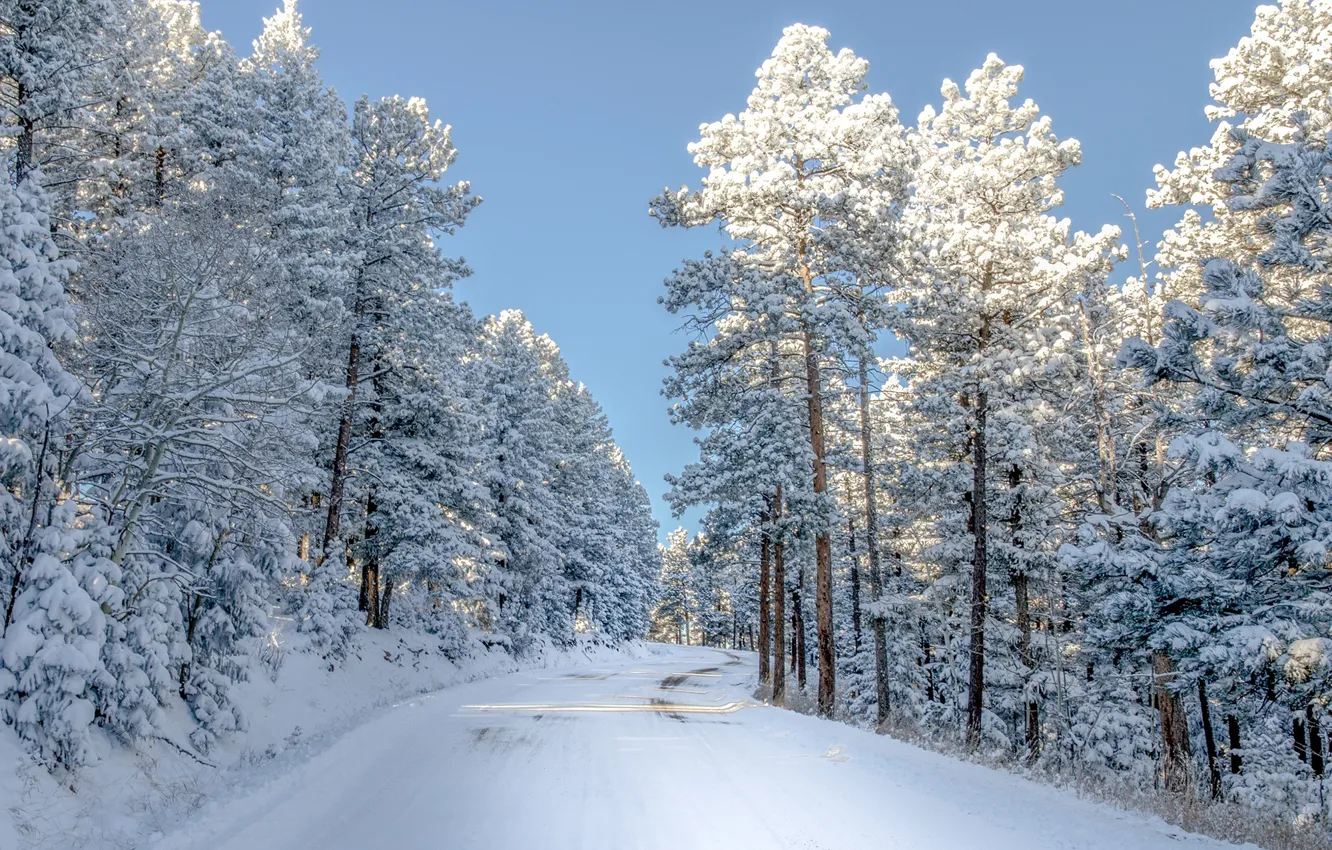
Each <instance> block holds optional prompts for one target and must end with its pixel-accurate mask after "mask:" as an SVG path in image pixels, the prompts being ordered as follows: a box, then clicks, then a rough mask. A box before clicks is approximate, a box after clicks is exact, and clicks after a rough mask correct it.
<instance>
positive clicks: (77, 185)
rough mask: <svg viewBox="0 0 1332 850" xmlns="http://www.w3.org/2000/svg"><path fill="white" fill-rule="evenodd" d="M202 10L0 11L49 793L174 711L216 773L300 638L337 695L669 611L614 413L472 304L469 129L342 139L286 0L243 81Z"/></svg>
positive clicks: (361, 132) (6, 246)
mask: <svg viewBox="0 0 1332 850" xmlns="http://www.w3.org/2000/svg"><path fill="white" fill-rule="evenodd" d="M199 14H200V13H199V8H198V6H197V4H195V3H193V2H188V0H95V2H85V1H84V0H80V2H63V0H61V2H42V3H27V2H12V3H3V4H0V21H3V28H4V30H5V32H4V35H3V37H2V38H0V76H3V77H4V78H5V81H6V83H5V91H6V92H7V94H6V97H5V98H4V99H3V101H4V102H3V107H2V108H3V113H2V114H0V123H2V124H3V125H4V130H5V136H6V138H7V139H9V140H10V141H9V143H7V145H6V147H5V148H4V152H5V156H4V161H3V166H4V167H3V175H4V176H3V179H2V180H0V485H3V486H0V611H3V626H0V720H3V722H4V723H5V724H6V725H7V727H12V729H13V731H14V732H16V733H17V734H18V736H19V737H20V738H21V739H22V740H23V741H24V742H25V744H26V745H27V747H28V749H29V750H30V751H31V753H32V754H33V756H34V757H35V758H36V759H37V760H39V761H40V762H42V763H43V764H45V765H47V766H48V767H50V768H51V769H53V770H60V771H67V772H73V771H75V770H77V769H78V768H79V766H80V765H82V764H84V763H85V762H86V761H87V760H88V759H90V758H93V757H94V754H95V753H96V752H97V751H98V749H99V745H98V736H99V735H101V736H110V738H111V740H112V741H114V742H115V744H116V745H124V746H135V745H136V744H137V743H138V742H142V741H144V740H146V739H152V738H162V737H168V738H170V737H172V735H173V733H175V732H178V731H179V726H178V725H177V724H175V723H169V722H168V717H169V715H170V714H171V711H170V709H171V708H172V707H173V706H174V705H183V706H184V707H185V709H186V710H187V711H188V716H189V717H190V718H192V721H193V723H192V726H190V727H189V728H188V729H186V730H184V733H183V735H188V740H185V739H184V737H183V736H182V738H181V739H180V740H172V742H171V743H172V744H174V745H175V746H176V747H178V748H192V749H193V750H194V751H196V752H198V753H206V752H207V751H208V750H209V748H210V747H212V746H213V744H214V743H215V742H216V741H217V740H218V739H219V738H220V737H222V736H225V735H227V734H229V733H232V732H235V731H237V730H241V729H244V728H245V726H246V723H247V719H246V716H245V712H244V711H243V710H242V706H241V705H240V704H239V702H238V700H237V699H236V698H235V697H234V688H233V686H234V685H235V683H237V682H240V681H244V680H245V679H246V678H247V677H249V676H250V675H251V673H252V669H253V667H254V665H255V663H256V661H255V659H256V657H257V656H258V655H259V654H260V650H261V648H262V647H264V646H265V645H269V646H271V645H272V644H274V643H278V644H280V643H281V642H282V641H283V640H284V636H283V634H282V630H283V629H284V628H294V629H300V630H302V631H305V632H307V633H309V634H310V637H311V640H310V641H309V644H310V645H311V646H313V647H315V649H316V650H317V651H319V652H321V653H322V654H323V655H325V656H326V663H328V664H329V665H331V669H334V670H336V668H337V664H338V662H339V661H340V660H341V659H344V658H346V657H347V654H348V653H351V652H354V651H356V648H357V641H358V639H359V637H360V636H361V635H362V634H363V631H362V630H363V629H365V628H366V626H372V627H377V628H381V629H384V628H393V627H408V628H412V629H416V630H420V631H424V632H430V633H433V634H435V635H437V636H438V639H439V641H440V646H441V648H442V649H443V650H445V651H446V652H448V653H450V654H452V655H454V656H455V657H461V656H463V655H465V654H467V653H468V652H470V651H472V650H474V649H475V648H476V647H477V646H479V645H480V644H481V643H482V642H486V643H490V644H491V645H494V644H503V645H508V646H511V647H513V648H514V649H515V651H520V650H522V649H524V648H525V647H527V646H529V645H539V646H545V645H548V644H550V643H552V642H554V643H560V644H572V643H573V641H574V635H575V633H576V632H595V633H597V634H598V635H600V636H604V637H606V638H609V639H611V640H625V639H631V638H636V637H639V636H641V635H643V634H644V633H645V632H646V630H647V627H648V614H649V611H650V607H651V605H652V603H653V601H654V600H655V596H656V591H655V587H656V581H657V574H658V571H659V560H658V555H657V551H656V524H655V522H654V521H653V519H652V517H651V513H650V510H649V506H648V501H647V495H646V493H645V492H644V490H643V488H642V487H641V486H640V485H639V484H638V483H637V482H636V481H635V480H634V477H633V474H632V472H631V471H630V469H629V465H628V462H627V461H626V460H625V458H624V457H623V455H622V454H621V453H620V452H619V450H618V448H617V447H616V445H615V443H614V440H613V438H612V435H611V430H610V427H609V424H608V423H607V421H606V417H605V415H604V414H603V413H602V411H601V409H600V407H599V406H598V404H597V402H596V401H595V400H594V399H593V398H592V397H591V395H590V394H589V393H588V392H587V390H586V389H585V388H584V387H582V386H581V385H579V384H578V383H577V382H576V381H575V380H574V379H572V378H571V377H570V375H569V370H568V367H567V365H566V364H565V363H564V361H563V359H562V358H561V357H560V354H559V350H558V349H557V348H556V347H555V345H554V343H553V342H551V341H550V340H549V339H548V338H546V337H543V336H539V335H538V334H537V333H536V332H535V331H534V330H533V329H532V327H531V326H530V325H529V324H528V323H527V322H526V320H525V319H524V318H523V317H522V315H521V314H519V313H516V312H513V313H506V314H504V315H503V316H501V317H499V318H490V319H485V320H478V319H477V318H476V317H474V316H473V315H472V313H471V312H470V310H468V309H467V307H466V306H465V305H460V304H458V303H456V302H455V301H454V300H453V298H452V294H451V291H450V290H451V287H452V285H453V283H454V282H455V281H457V280H458V279H459V278H460V277H462V276H464V275H466V274H468V273H469V272H468V268H467V266H466V264H465V263H464V262H463V261H462V260H461V259H454V258H451V257H449V256H447V255H446V254H445V253H444V252H443V251H442V250H441V244H442V242H443V241H444V238H445V237H447V236H448V235H449V234H451V233H453V232H454V231H455V230H456V229H457V228H458V227H461V226H462V225H463V224H464V222H465V221H466V218H467V215H468V213H469V212H470V211H471V210H472V209H473V208H474V207H475V206H476V204H477V203H479V200H480V199H479V198H477V197H475V196H474V195H472V193H471V191H470V187H469V186H468V184H467V183H466V182H457V183H452V184H448V183H446V182H445V181H444V178H445V177H446V172H448V171H449V170H450V168H451V167H452V166H453V164H454V161H455V159H456V157H457V150H456V149H455V147H454V145H453V142H452V139H451V132H450V129H449V128H448V127H447V126H446V125H444V124H443V123H442V122H440V121H438V120H437V119H435V118H434V117H433V116H432V115H431V114H430V110H429V108H428V106H427V104H426V103H425V101H423V100H421V99H419V98H410V99H408V98H400V97H389V98H384V99H382V100H378V101H373V102H372V101H370V100H368V99H362V100H361V101H359V102H358V103H356V104H355V105H354V107H353V109H352V110H351V116H350V118H351V120H350V121H349V120H348V111H347V108H346V104H345V103H344V102H343V100H342V99H341V98H340V97H339V96H338V95H337V93H336V92H334V91H333V90H332V89H331V88H329V87H328V86H327V85H325V83H324V82H323V80H322V79H321V77H320V74H319V72H318V69H317V67H316V60H317V58H318V51H317V49H316V48H315V47H314V46H313V45H312V44H311V42H310V31H309V29H308V28H306V27H305V26H304V24H303V22H302V19H301V15H300V12H299V11H298V9H297V5H296V3H295V2H294V0H287V2H286V3H285V4H284V6H283V8H281V9H279V10H278V11H277V12H276V13H275V14H274V15H273V16H272V17H270V18H267V19H266V20H265V21H264V28H263V32H262V33H261V34H260V36H259V38H258V39H257V40H256V41H255V43H254V45H253V50H252V52H251V54H250V55H249V56H247V57H245V58H243V59H242V58H238V57H237V55H236V54H235V52H234V51H233V50H232V49H231V47H230V45H228V44H227V43H226V42H225V41H223V40H222V39H221V37H220V36H219V35H217V34H216V33H208V32H206V31H205V30H204V29H203V27H202V25H201V23H200V16H199ZM71 257H77V259H78V262H77V263H75V262H73V261H72V260H71V259H69V258H71ZM358 588H359V593H358ZM105 745H107V744H106V741H105V740H104V741H103V742H102V745H101V746H103V747H104V746H105Z"/></svg>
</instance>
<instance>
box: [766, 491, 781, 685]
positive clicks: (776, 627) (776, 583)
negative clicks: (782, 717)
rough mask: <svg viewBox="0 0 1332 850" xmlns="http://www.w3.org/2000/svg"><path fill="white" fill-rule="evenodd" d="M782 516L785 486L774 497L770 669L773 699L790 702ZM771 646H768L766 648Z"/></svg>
mask: <svg viewBox="0 0 1332 850" xmlns="http://www.w3.org/2000/svg"><path fill="white" fill-rule="evenodd" d="M781 517H782V488H781V487H778V488H777V493H776V495H775V496H773V499H772V520H773V527H774V533H775V537H774V538H773V540H772V630H773V633H772V644H771V651H772V662H771V664H770V665H769V667H768V671H769V672H770V673H771V674H772V703H773V705H785V704H786V662H785V659H784V658H783V657H782V656H783V654H784V653H785V650H786V557H785V556H786V544H785V542H784V541H783V539H782V532H781V529H780V528H779V527H778V526H777V523H778V521H780V520H781ZM768 650H769V647H768V646H765V647H764V652H767V651H768Z"/></svg>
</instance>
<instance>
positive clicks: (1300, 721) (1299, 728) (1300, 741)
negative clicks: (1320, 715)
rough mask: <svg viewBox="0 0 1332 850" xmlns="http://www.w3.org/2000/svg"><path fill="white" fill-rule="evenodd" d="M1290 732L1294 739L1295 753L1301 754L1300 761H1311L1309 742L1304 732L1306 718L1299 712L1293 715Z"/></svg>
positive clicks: (1306, 762)
mask: <svg viewBox="0 0 1332 850" xmlns="http://www.w3.org/2000/svg"><path fill="white" fill-rule="evenodd" d="M1290 734H1291V737H1292V738H1293V739H1294V745H1295V755H1297V756H1299V758H1300V761H1302V762H1304V763H1305V764H1308V763H1309V742H1308V740H1307V739H1306V738H1305V734H1304V718H1303V717H1300V716H1299V715H1298V714H1296V715H1293V716H1292V717H1291V721H1290Z"/></svg>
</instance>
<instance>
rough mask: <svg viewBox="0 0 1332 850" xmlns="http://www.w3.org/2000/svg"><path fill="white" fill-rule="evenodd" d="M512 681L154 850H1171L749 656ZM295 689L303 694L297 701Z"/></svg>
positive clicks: (358, 745) (1165, 832) (426, 704)
mask: <svg viewBox="0 0 1332 850" xmlns="http://www.w3.org/2000/svg"><path fill="white" fill-rule="evenodd" d="M653 651H654V652H655V653H657V654H656V655H655V656H654V657H651V658H646V659H636V660H635V659H625V658H619V659H614V660H604V659H603V660H598V661H596V662H592V663H588V664H585V665H583V666H581V667H579V668H577V669H575V670H570V671H565V672H555V671H551V670H537V671H528V672H518V673H513V674H510V675H505V676H501V677H498V678H493V679H489V680H485V681H479V682H474V683H472V684H466V685H461V686H458V687H453V688H449V689H447V690H443V691H439V692H436V693H433V694H429V695H423V696H418V697H413V698H409V699H404V700H401V701H399V702H398V703H397V704H396V705H394V706H393V707H392V708H391V709H390V710H387V711H385V712H382V713H381V714H379V715H378V716H376V717H374V718H373V719H371V720H369V721H368V722H365V723H364V724H362V725H360V726H358V727H356V728H354V729H352V730H351V731H350V732H348V733H347V734H346V735H345V736H343V737H341V738H340V739H338V740H336V741H335V742H333V743H332V744H331V745H330V746H327V747H326V748H323V749H322V750H320V751H318V752H315V753H314V754H313V756H312V757H310V758H309V759H308V760H306V761H304V762H302V763H299V764H297V765H295V766H294V767H292V768H291V769H290V770H286V771H284V772H281V773H273V774H271V775H270V776H269V777H268V778H267V780H266V781H264V782H251V783H250V784H249V785H248V787H247V792H246V793H245V794H244V795H243V796H238V797H235V798H234V799H232V800H230V801H229V802H226V803H223V804H217V805H212V804H210V805H208V806H205V807H204V809H203V810H202V811H200V812H199V813H197V814H196V815H195V816H194V817H192V818H191V819H190V821H189V823H188V824H187V825H186V826H185V827H183V828H182V829H180V830H179V831H177V832H175V833H171V834H168V835H167V836H165V837H163V838H161V839H160V840H159V841H158V842H157V843H156V844H155V845H153V846H154V848H155V850H265V848H274V850H276V849H277V848H282V850H300V848H310V850H315V848H318V850H352V849H353V848H355V850H362V849H363V848H384V850H414V849H415V848H421V850H424V848H459V850H463V848H481V849H482V850H560V848H580V850H599V848H605V850H629V848H640V850H655V848H672V850H699V848H713V847H716V848H723V847H725V848H809V850H815V849H816V848H817V850H866V848H875V850H892V848H903V850H905V848H917V849H918V850H927V848H928V850H952V848H959V849H960V848H965V850H1008V848H1013V850H1017V848H1022V850H1029V848H1033V847H1041V848H1050V850H1054V849H1055V848H1063V849H1064V850H1073V849H1074V848H1076V849H1077V850H1102V848H1103V849H1104V850H1124V848H1135V850H1158V848H1159V849H1160V850H1164V848H1172V849H1173V850H1178V848H1180V847H1181V846H1183V847H1199V848H1203V847H1208V848H1220V847H1226V846H1233V845H1223V844H1220V843H1218V842H1215V841H1212V840H1210V839H1206V838H1202V837H1198V836H1194V835H1190V834H1188V833H1184V832H1183V831H1181V830H1179V829H1176V828H1174V827H1170V826H1168V825H1167V824H1165V823H1164V822H1162V821H1160V820H1158V819H1155V818H1148V817H1143V816H1139V815H1133V814H1129V813H1125V812H1122V811H1119V810H1116V809H1113V808H1110V807H1106V806H1102V805H1099V804H1095V803H1091V802H1088V801H1085V800H1081V799H1078V798H1077V797H1075V796H1074V795H1072V794H1070V793H1066V792H1062V791H1059V790H1057V789H1054V788H1049V787H1046V786H1042V785H1038V784H1035V783H1032V782H1029V781H1027V780H1023V779H1021V778H1019V777H1015V776H1013V775H1010V774H1006V773H1002V772H999V771H994V770H990V769H987V768H983V767H980V766H977V765H973V764H968V763H963V762H959V761H956V760H953V759H949V758H947V757H945V756H941V755H938V754H934V753H929V752H926V751H923V750H920V749H917V748H915V747H912V746H910V745H907V744H904V743H901V742H897V741H894V740H891V739H888V738H884V737H880V736H877V735H874V734H872V733H870V732H866V731H862V730H857V729H854V728H852V727H849V726H846V725H843V724H839V723H834V722H830V721H825V720H820V719H817V718H812V717H807V716H804V715H800V714H797V713H794V712H791V711H785V710H782V709H777V708H772V707H768V706H763V705H760V704H757V703H756V702H755V701H754V700H753V699H751V698H750V697H749V696H748V694H749V692H750V689H751V688H752V687H753V683H754V678H755V676H754V673H755V671H754V666H753V665H754V657H753V656H752V655H750V654H748V653H732V652H723V651H719V650H709V649H701V648H679V647H655V648H654V649H653ZM312 697H313V695H312Z"/></svg>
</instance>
